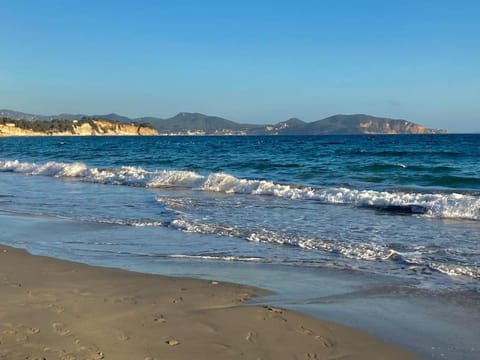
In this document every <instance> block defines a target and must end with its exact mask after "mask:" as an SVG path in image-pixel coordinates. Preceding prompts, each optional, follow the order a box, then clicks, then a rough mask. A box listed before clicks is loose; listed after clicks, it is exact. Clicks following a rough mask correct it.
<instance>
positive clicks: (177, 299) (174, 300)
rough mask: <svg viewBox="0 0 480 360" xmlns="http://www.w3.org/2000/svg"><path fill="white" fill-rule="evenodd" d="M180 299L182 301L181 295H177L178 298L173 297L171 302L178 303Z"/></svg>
mask: <svg viewBox="0 0 480 360" xmlns="http://www.w3.org/2000/svg"><path fill="white" fill-rule="evenodd" d="M182 301H183V297H181V296H180V297H178V298H175V299H173V301H172V302H173V303H174V304H178V303H181V302H182Z"/></svg>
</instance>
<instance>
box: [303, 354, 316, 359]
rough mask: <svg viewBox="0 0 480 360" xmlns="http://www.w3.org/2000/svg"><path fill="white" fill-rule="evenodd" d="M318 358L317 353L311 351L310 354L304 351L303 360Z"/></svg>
mask: <svg viewBox="0 0 480 360" xmlns="http://www.w3.org/2000/svg"><path fill="white" fill-rule="evenodd" d="M318 359H319V357H318V355H317V354H315V353H313V354H311V353H306V354H305V360H318Z"/></svg>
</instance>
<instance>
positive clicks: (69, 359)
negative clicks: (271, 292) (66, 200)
mask: <svg viewBox="0 0 480 360" xmlns="http://www.w3.org/2000/svg"><path fill="white" fill-rule="evenodd" d="M263 294H266V292H265V291H263V290H261V289H255V288H251V287H247V286H242V285H236V284H227V283H219V282H217V281H204V280H197V279H187V278H174V277H164V276H158V275H147V274H140V273H134V272H128V271H123V270H118V269H110V268H101V267H93V266H87V265H83V264H78V263H73V262H67V261H62V260H57V259H52V258H48V257H41V256H32V255H30V254H28V253H27V252H26V251H23V250H19V249H14V248H10V247H6V246H0V359H2V360H4V359H5V360H7V359H8V360H12V359H22V360H24V359H30V360H32V359H37V360H40V359H47V360H51V359H62V360H80V359H113V360H121V359H128V360H131V359H140V360H147V359H148V360H153V359H156V360H160V359H189V360H190V359H255V360H256V359H265V360H266V359H402V360H404V359H414V358H415V356H414V355H412V354H410V353H408V352H406V351H405V350H403V349H400V348H397V347H395V346H392V345H389V344H385V343H383V342H381V341H378V340H376V339H374V338H373V337H371V336H369V335H367V334H365V333H363V332H361V331H358V330H356V329H353V328H349V327H345V326H340V325H336V324H333V323H330V322H326V321H321V320H317V319H313V318H309V317H307V316H304V315H302V314H299V313H296V312H293V311H288V310H284V309H279V308H274V307H268V306H267V307H263V306H248V305H245V301H246V300H247V299H248V298H249V297H252V296H261V295H263Z"/></svg>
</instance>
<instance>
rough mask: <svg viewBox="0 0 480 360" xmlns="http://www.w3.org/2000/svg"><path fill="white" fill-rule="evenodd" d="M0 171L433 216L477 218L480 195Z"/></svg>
mask: <svg viewBox="0 0 480 360" xmlns="http://www.w3.org/2000/svg"><path fill="white" fill-rule="evenodd" d="M0 171H3V172H16V173H22V174H26V175H32V176H34V175H42V176H51V177H57V178H58V177H74V178H79V179H81V180H83V181H88V182H95V183H102V184H114V185H128V186H139V187H150V188H155V187H170V188H175V187H179V188H188V189H194V190H200V191H210V192H221V193H227V194H246V195H265V196H275V197H280V198H285V199H295V200H315V201H319V202H322V203H327V204H351V205H354V206H359V207H373V208H376V209H381V210H386V211H398V212H409V213H414V214H415V213H417V214H421V215H422V216H427V217H433V218H456V219H469V220H480V197H479V196H474V195H468V194H457V193H431V194H426V193H418V192H388V191H373V190H357V189H349V188H345V187H342V188H313V187H308V186H298V185H291V184H278V183H274V182H272V181H267V180H253V179H239V178H236V177H234V176H232V175H229V174H225V173H213V174H210V175H208V176H203V175H201V174H198V173H196V172H193V171H177V170H157V171H148V170H145V169H142V168H139V167H120V168H114V169H100V168H95V167H88V166H86V165H85V164H83V163H60V162H48V163H45V164H35V163H28V162H19V161H17V160H15V161H0Z"/></svg>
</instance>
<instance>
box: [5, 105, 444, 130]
mask: <svg viewBox="0 0 480 360" xmlns="http://www.w3.org/2000/svg"><path fill="white" fill-rule="evenodd" d="M85 116H86V115H83V114H59V115H49V116H45V115H34V114H27V113H22V112H18V111H11V110H0V117H6V118H11V119H19V120H20V119H24V120H53V119H66V120H74V119H81V118H82V117H85ZM89 117H91V118H93V119H106V120H110V121H116V122H121V123H132V122H135V123H138V124H142V123H150V124H152V125H153V126H154V127H155V128H156V129H157V130H158V132H159V133H160V134H161V135H337V134H338V135H348V134H352V135H354V134H437V133H446V132H447V131H445V130H435V129H428V128H426V127H424V126H422V125H419V124H415V123H412V122H410V121H407V120H396V119H390V118H382V117H375V116H371V115H365V114H353V115H334V116H330V117H328V118H325V119H321V120H317V121H313V122H310V123H307V122H305V121H302V120H300V119H297V118H291V119H288V120H286V121H282V122H279V123H277V124H274V125H253V124H240V123H237V122H234V121H231V120H228V119H224V118H221V117H218V116H209V115H204V114H200V113H188V112H181V113H178V114H177V115H175V116H173V117H171V118H167V119H162V118H158V117H140V118H135V119H131V118H129V117H126V116H122V115H118V114H115V113H112V114H106V115H93V116H89Z"/></svg>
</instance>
